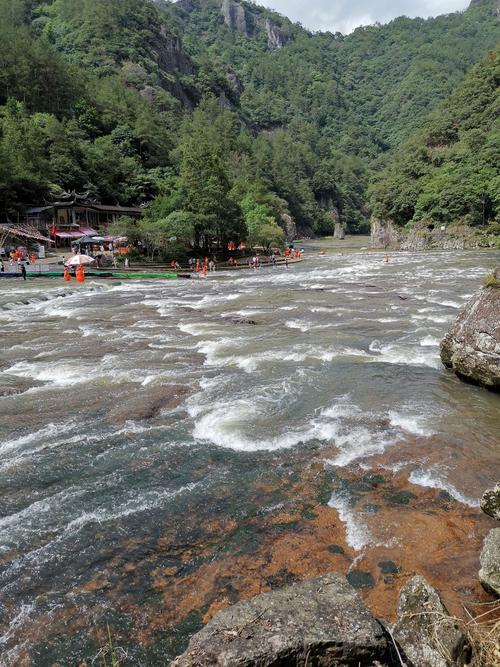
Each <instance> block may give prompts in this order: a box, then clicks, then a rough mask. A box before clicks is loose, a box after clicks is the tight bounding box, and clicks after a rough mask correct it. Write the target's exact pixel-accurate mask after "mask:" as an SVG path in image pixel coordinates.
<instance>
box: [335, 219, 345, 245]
mask: <svg viewBox="0 0 500 667" xmlns="http://www.w3.org/2000/svg"><path fill="white" fill-rule="evenodd" d="M333 238H334V239H339V240H341V241H343V240H344V239H345V227H344V225H343V224H342V223H341V222H337V223H336V224H335V231H334V233H333Z"/></svg>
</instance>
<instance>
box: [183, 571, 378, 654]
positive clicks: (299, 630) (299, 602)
mask: <svg viewBox="0 0 500 667" xmlns="http://www.w3.org/2000/svg"><path fill="white" fill-rule="evenodd" d="M387 650H388V647H387V642H386V639H385V637H384V633H383V630H382V628H381V626H380V625H379V624H378V623H377V622H376V621H374V620H373V618H372V615H371V614H370V612H369V610H368V608H367V607H366V605H365V604H364V602H363V601H362V600H361V598H360V597H359V596H358V595H357V593H356V592H355V590H354V589H353V588H352V587H351V586H350V585H349V584H348V583H347V580H346V579H345V577H343V576H341V575H338V574H327V575H325V576H322V577H318V578H316V579H311V580H310V581H306V582H304V583H301V584H295V585H293V586H287V587H285V588H282V589H280V590H276V591H273V592H271V593H264V594H262V595H258V596H257V597H255V598H253V599H251V600H248V601H244V602H240V603H238V604H236V605H234V606H233V607H229V608H228V609H225V610H224V611H221V612H220V613H219V614H217V615H216V616H215V617H214V618H213V619H212V620H211V621H210V622H209V623H208V625H207V626H205V628H203V630H201V631H200V632H199V633H198V634H196V635H195V636H194V637H193V638H192V639H191V642H190V644H189V647H188V649H187V651H186V652H185V653H184V654H183V655H182V656H180V657H179V658H177V659H176V660H175V661H174V662H173V663H171V666H172V667H195V666H199V665H203V667H210V666H211V665H217V666H218V667H233V666H234V667H236V665H237V666H238V667H269V666H271V665H272V666H273V667H278V666H284V665H290V666H297V667H299V666H300V667H303V666H305V665H317V666H321V667H334V666H335V667H340V666H341V665H352V666H353V667H354V666H356V667H358V666H368V665H374V664H379V663H382V664H387V662H386V655H387Z"/></svg>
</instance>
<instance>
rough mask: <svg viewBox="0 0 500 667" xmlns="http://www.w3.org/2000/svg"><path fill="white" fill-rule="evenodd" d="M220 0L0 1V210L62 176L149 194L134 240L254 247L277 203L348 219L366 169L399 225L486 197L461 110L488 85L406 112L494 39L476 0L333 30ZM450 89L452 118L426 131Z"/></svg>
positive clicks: (360, 203) (273, 221)
mask: <svg viewBox="0 0 500 667" xmlns="http://www.w3.org/2000/svg"><path fill="white" fill-rule="evenodd" d="M234 1H235V2H236V1H237V0H234ZM239 4H240V5H241V6H242V7H243V10H244V11H243V15H242V16H243V17H244V21H243V23H242V24H241V23H240V25H232V24H231V23H230V22H229V24H228V19H227V17H224V16H223V12H222V11H221V3H220V1H219V0H180V1H179V2H176V3H172V2H167V1H166V0H158V1H157V2H153V0H48V1H45V2H41V1H40V0H0V62H1V63H2V67H1V68H0V217H1V219H2V220H5V219H9V218H10V217H12V216H13V215H15V214H16V213H17V212H19V211H21V210H22V208H23V207H24V206H27V205H35V204H39V203H43V201H45V200H47V198H48V197H49V196H50V193H54V192H57V191H58V190H61V189H64V190H77V191H86V192H90V193H92V194H93V195H95V196H96V197H98V198H100V199H101V200H102V201H103V202H105V203H112V204H139V203H145V202H150V206H149V209H148V214H147V215H146V217H145V219H144V221H143V223H142V224H143V225H144V226H145V227H144V229H145V230H146V228H147V230H148V234H149V237H148V238H150V239H151V243H152V244H153V245H152V246H151V247H153V246H154V243H157V242H158V239H159V238H161V239H164V238H165V237H167V238H168V237H176V238H183V237H185V236H186V235H194V236H195V237H196V239H197V240H198V241H199V243H200V245H202V246H203V245H205V246H207V245H208V244H211V243H218V244H221V245H223V244H224V243H226V241H228V240H231V241H238V240H241V239H243V238H245V237H246V236H247V235H248V236H249V237H250V238H251V239H252V240H253V241H254V242H255V243H260V244H262V245H264V246H267V245H272V244H274V243H277V242H278V241H279V240H280V239H282V237H283V232H282V229H283V228H284V227H285V226H286V224H287V221H289V220H290V219H292V220H293V221H294V222H295V223H296V224H297V226H298V228H299V230H300V231H301V232H303V233H329V232H331V231H332V225H333V221H335V220H338V219H340V221H342V222H343V223H344V224H346V225H347V226H348V227H349V229H350V230H351V231H362V230H366V229H367V225H368V220H369V215H370V208H369V203H368V196H367V188H368V185H369V183H370V182H373V181H374V180H375V181H377V183H376V185H375V186H374V199H373V201H374V206H375V207H376V210H377V211H378V212H380V213H381V214H384V215H391V216H393V217H394V219H396V220H397V221H398V222H400V223H401V224H405V223H406V222H408V221H409V220H411V219H413V218H414V217H415V216H417V217H418V216H430V217H432V218H436V219H440V220H448V219H451V218H452V217H454V216H459V217H461V218H465V219H466V220H467V221H468V222H470V224H481V223H482V222H483V221H487V220H489V219H492V218H493V217H494V216H495V215H496V214H497V204H498V197H499V195H498V187H497V186H498V177H497V176H495V173H494V164H493V163H494V155H495V151H497V150H498V137H497V135H496V134H495V132H494V131H493V129H492V127H490V125H488V126H487V125H485V123H486V121H487V116H486V115H485V114H486V112H484V114H483V113H482V112H481V109H483V107H488V108H491V104H492V98H491V96H492V95H493V94H494V87H493V86H492V85H490V86H489V87H488V86H486V87H485V88H484V89H481V90H480V91H478V92H479V93H480V96H481V102H480V103H479V102H478V101H477V100H478V99H479V98H477V97H475V95H474V94H472V92H471V93H466V92H461V93H458V92H457V93H456V94H457V95H458V98H457V97H455V98H453V99H454V100H455V101H454V102H453V101H452V102H450V104H449V105H448V106H446V105H445V106H444V107H442V108H441V110H440V111H439V112H438V113H437V115H434V116H433V117H432V120H431V121H426V118H427V114H428V113H429V111H432V110H433V109H435V108H436V107H437V106H438V105H439V104H440V103H441V102H442V101H443V100H444V99H445V98H446V96H447V95H448V94H450V93H451V92H452V91H453V90H454V89H455V88H456V86H457V84H458V83H459V82H460V81H461V80H462V79H463V77H464V75H465V73H466V71H467V70H468V69H469V68H470V67H471V66H472V65H474V64H476V63H477V62H479V61H480V60H481V58H483V57H484V55H485V54H486V53H487V51H488V49H490V48H492V47H494V46H495V45H496V44H497V43H498V41H499V37H500V28H499V22H498V19H497V17H496V16H495V14H494V11H493V0H480V1H476V2H474V3H473V4H472V5H471V7H470V8H469V9H468V10H467V11H465V12H463V13H456V14H451V15H448V16H443V17H439V18H437V19H430V20H426V21H423V20H421V19H413V20H410V19H406V18H401V19H397V20H396V21H393V22H392V23H390V24H388V25H386V26H372V27H369V28H360V29H358V30H356V31H354V33H353V34H352V35H349V36H347V37H344V36H342V35H340V34H335V35H334V34H329V33H325V34H314V35H313V34H311V33H309V32H308V31H306V30H304V29H303V28H302V27H301V26H299V25H294V24H292V23H291V22H290V21H288V20H287V19H285V18H283V17H281V16H279V15H277V14H275V13H273V12H270V11H268V10H265V9H263V8H262V7H259V6H257V5H254V4H252V3H247V2H244V1H242V2H240V3H239ZM225 18H226V20H225ZM469 81H470V79H469ZM468 85H469V86H471V85H472V84H470V83H469V84H468ZM457 90H461V91H464V90H465V89H464V88H459V89H457ZM476 92H477V91H476ZM457 104H460V105H461V107H462V108H463V109H464V110H468V109H469V108H470V114H469V116H470V122H471V123H472V125H470V127H466V125H465V124H462V125H463V127H462V126H461V129H460V132H459V136H458V135H457V136H454V137H451V138H449V137H447V136H444V139H442V138H440V135H439V133H440V132H441V133H442V134H443V133H444V135H446V133H449V132H452V131H455V130H456V127H455V125H456V121H457V119H455V120H453V119H452V118H451V115H450V114H452V110H453V106H454V105H457ZM464 113H465V114H466V115H467V114H468V111H464ZM490 113H492V112H490ZM457 122H458V121H457ZM429 123H430V124H431V125H429ZM454 123H455V124H454ZM464 123H465V120H464ZM430 126H432V128H433V129H432V132H433V134H432V136H433V137H434V139H433V141H435V145H434V146H430V145H429V146H427V145H426V146H422V143H421V140H420V139H419V138H414V139H412V140H411V142H410V143H409V144H406V145H405V148H404V153H405V154H406V155H407V156H408V159H407V160H405V159H404V157H402V155H403V154H397V155H398V157H396V162H397V164H398V165H399V167H398V168H395V169H392V170H390V169H389V171H385V172H382V176H380V175H379V174H380V172H381V170H382V169H383V168H384V165H386V164H389V163H390V162H391V161H392V159H393V158H392V156H393V155H394V154H395V152H396V151H397V149H398V148H399V147H400V146H401V144H402V143H404V142H406V141H408V140H409V137H411V136H412V133H414V132H415V131H417V132H418V131H420V130H421V131H422V132H424V133H425V132H426V131H428V128H429V127H430ZM453 128H455V130H454V129H453ZM443 146H445V148H443ZM424 149H425V150H424ZM425 151H427V153H426V154H425V155H424V153H425ZM440 151H441V152H440ZM429 152H431V153H432V155H431V156H429ZM438 163H439V164H438ZM431 171H432V177H431V175H430V172H431ZM464 178H465V180H466V182H465V184H464ZM495 179H496V180H495ZM458 184H461V187H459V185H458ZM458 190H460V192H458Z"/></svg>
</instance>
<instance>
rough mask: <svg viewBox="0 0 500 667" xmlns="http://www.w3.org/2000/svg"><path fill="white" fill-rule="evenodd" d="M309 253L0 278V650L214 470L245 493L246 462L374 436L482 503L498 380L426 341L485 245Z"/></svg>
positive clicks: (455, 305)
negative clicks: (108, 274) (183, 266)
mask: <svg viewBox="0 0 500 667" xmlns="http://www.w3.org/2000/svg"><path fill="white" fill-rule="evenodd" d="M308 254H309V258H307V257H308ZM306 258H307V259H306V261H305V262H304V263H302V264H301V265H299V266H294V267H293V268H290V269H289V270H288V271H287V270H286V269H284V268H281V267H277V268H268V269H261V270H259V271H256V272H249V273H238V274H224V275H222V274H221V275H219V274H216V275H215V276H210V278H209V279H207V280H205V281H202V280H192V281H178V282H174V281H168V282H164V283H163V282H155V281H143V282H133V283H132V282H131V283H119V284H116V283H105V282H102V283H100V282H96V281H88V282H87V283H86V284H85V285H84V286H83V287H81V288H80V287H78V288H77V287H76V286H75V285H73V286H69V287H67V286H62V285H60V284H58V283H55V282H54V281H52V282H51V281H48V280H47V281H40V282H29V283H28V284H27V285H26V286H24V285H22V286H19V284H18V283H16V284H15V285H13V286H10V285H9V286H5V287H4V285H3V284H2V286H1V287H2V292H1V293H0V326H1V328H2V355H1V363H0V389H1V390H2V392H1V393H2V394H3V395H1V396H0V413H1V415H2V419H1V422H0V438H1V439H0V457H1V458H0V479H1V481H2V488H3V489H4V493H3V497H2V505H3V506H2V512H1V518H0V557H2V558H3V559H4V567H3V568H2V571H1V572H0V585H1V586H2V589H3V590H2V596H3V604H4V605H6V606H7V607H8V608H9V609H10V612H9V619H10V620H9V621H8V622H7V624H6V626H5V628H4V632H3V635H2V636H3V640H0V641H3V642H4V648H5V650H7V649H8V650H9V651H14V653H15V648H14V643H15V641H14V638H15V637H16V636H18V635H17V634H16V633H18V632H19V631H20V630H19V628H20V627H22V624H23V623H28V624H29V623H31V622H32V621H33V616H34V615H35V616H36V613H41V611H40V610H43V612H44V613H46V614H49V613H52V611H53V609H56V608H59V607H58V605H63V607H64V605H65V604H66V602H65V600H66V598H65V596H66V594H67V592H68V591H70V590H72V589H73V588H74V587H75V586H77V584H78V580H79V577H80V576H81V574H79V573H82V572H83V571H85V569H86V568H87V569H92V568H93V567H97V565H96V564H97V563H98V562H99V559H104V560H106V559H108V558H112V555H113V548H114V547H113V544H114V542H113V540H117V539H119V536H120V535H123V534H125V533H126V534H127V535H132V536H133V535H134V534H141V535H142V534H143V533H144V532H147V531H149V532H151V531H155V530H157V526H158V525H162V526H168V525H170V522H172V521H174V520H175V517H177V516H179V515H181V516H182V515H184V516H185V515H186V513H192V512H193V511H194V512H195V513H196V512H199V511H200V509H199V508H200V507H202V506H205V505H206V504H207V498H209V497H212V494H214V493H215V494H216V493H217V492H218V490H219V489H220V488H224V489H225V493H226V496H225V498H226V502H227V506H226V505H224V506H223V507H222V508H220V510H218V511H220V512H221V513H222V515H224V512H226V513H227V514H228V516H229V514H230V512H231V511H232V510H229V509H227V508H229V507H238V508H240V509H239V511H241V512H244V511H246V509H245V507H246V505H245V502H246V501H245V499H244V497H243V496H241V489H242V488H244V487H245V485H246V484H247V483H248V479H249V476H251V477H252V479H253V478H254V476H258V475H265V474H266V471H267V470H268V468H269V465H270V461H272V462H273V463H272V465H274V466H276V465H286V461H287V457H288V456H290V453H291V452H294V451H297V450H301V449H304V450H305V451H309V450H310V457H311V461H312V460H316V459H318V458H319V459H320V460H321V461H322V465H323V466H324V468H325V469H326V470H334V471H338V470H342V469H346V470H358V469H359V470H369V469H370V467H371V466H372V462H373V461H377V464H376V465H382V464H381V463H380V461H381V458H380V457H383V456H387V457H388V458H387V461H386V462H384V463H383V465H384V466H385V469H386V470H390V471H392V472H393V473H395V472H396V471H400V470H402V469H404V470H405V471H406V472H407V474H408V478H409V481H410V483H412V484H414V485H417V486H422V487H426V488H435V489H440V490H442V491H443V492H446V493H447V494H449V495H450V496H451V497H452V498H454V499H455V500H457V501H458V502H461V503H463V504H464V505H466V506H471V507H474V506H477V501H478V498H479V496H480V494H481V490H482V488H483V486H484V485H486V484H487V483H488V482H489V481H490V480H489V471H490V470H491V468H492V466H493V467H494V465H495V463H498V461H497V458H496V457H497V454H496V451H495V446H496V443H497V433H498V428H499V426H500V416H499V415H498V410H496V412H495V408H494V401H495V400H496V397H492V396H490V395H489V394H488V393H487V392H485V391H483V390H479V389H476V388H473V387H469V386H466V385H462V384H461V383H460V382H459V381H458V380H457V379H456V378H455V377H454V376H452V375H450V374H449V373H448V372H447V371H445V369H444V368H443V367H442V366H441V363H440V360H439V341H440V340H441V338H442V336H443V334H444V332H445V331H446V329H447V327H448V325H449V323H450V322H451V321H452V320H453V319H454V318H455V317H456V316H457V314H458V312H459V310H460V308H461V307H462V306H463V305H464V304H465V303H466V302H467V300H468V299H469V298H470V296H471V294H473V292H474V291H475V290H476V289H477V288H478V287H479V285H480V280H481V278H482V276H483V275H484V274H486V273H488V271H489V270H490V269H491V267H492V266H493V265H494V264H495V263H496V262H497V261H498V255H497V254H494V253H468V254H467V255H465V254H462V255H461V254H458V253H436V254H427V255H425V257H424V256H422V255H411V254H404V255H395V256H393V257H392V258H391V262H390V264H389V265H387V264H385V263H384V262H383V261H382V257H381V256H380V255H378V254H375V255H370V254H365V255H361V254H355V255H344V256H340V255H331V256H323V257H320V256H317V255H314V253H312V252H310V253H308V251H306ZM178 387H182V395H181V396H180V398H179V399H178V400H177V399H176V400H175V401H173V400H172V401H170V399H168V400H167V398H165V397H166V396H167V397H168V395H169V392H170V391H171V392H174V391H175V390H176V388H178ZM169 401H170V402H169ZM120 406H125V407H124V408H123V410H122V413H120V410H119V408H120ZM139 406H140V407H141V410H142V412H140V413H139V412H137V409H138V407H139ZM151 406H153V407H151ZM145 414H146V417H145V416H144V415H145ZM495 414H496V417H493V418H492V415H495ZM471 442H474V447H475V451H474V460H473V461H472V462H471V457H470V452H469V447H470V443H471ZM322 452H324V453H322ZM399 452H400V453H399ZM450 452H452V455H450ZM329 502H330V506H331V507H333V508H334V509H336V511H337V512H338V515H339V519H340V520H341V521H342V522H343V523H344V524H345V527H346V534H347V542H348V544H349V545H350V546H351V547H352V548H353V549H355V550H357V551H362V550H364V549H366V548H369V546H370V544H376V543H377V538H376V537H374V536H373V534H372V530H371V525H370V522H371V521H373V517H371V516H369V515H366V514H363V513H360V512H356V511H355V510H354V509H353V507H352V503H351V502H350V500H349V498H348V497H346V496H345V495H343V494H342V493H340V494H339V492H338V491H335V490H333V489H332V491H331V494H330V501H329ZM193 508H195V509H193ZM196 508H197V509H196ZM264 509H265V508H263V510H264ZM214 511H215V510H214ZM96 534H99V535H101V534H102V535H103V537H102V542H100V543H99V542H96V541H95V535H96ZM151 548H153V549H154V547H151ZM37 591H38V592H37ZM42 598H43V600H42ZM37 600H39V605H40V607H39V608H38V607H36V605H35V607H36V610H38V611H36V613H35V611H34V608H33V604H34V602H35V603H36V601H37ZM27 610H29V613H28V612H27ZM9 628H10V629H9ZM12 628H17V630H16V631H15V632H14V631H13V629H12ZM1 634H2V631H1V630H0V635H1ZM14 653H11V654H9V655H14ZM12 660H14V658H12ZM5 664H9V665H10V664H14V662H12V661H11V662H10V663H9V662H6V663H5Z"/></svg>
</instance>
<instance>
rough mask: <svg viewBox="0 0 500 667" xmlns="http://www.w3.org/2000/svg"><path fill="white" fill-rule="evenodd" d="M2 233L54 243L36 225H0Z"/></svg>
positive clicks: (0, 232)
mask: <svg viewBox="0 0 500 667" xmlns="http://www.w3.org/2000/svg"><path fill="white" fill-rule="evenodd" d="M2 233H4V234H10V235H12V236H20V237H22V238H27V239H33V240H34V241H40V242H42V243H54V241H53V240H52V239H49V238H47V237H46V236H43V235H42V234H40V232H39V231H38V230H37V229H36V227H31V226H30V225H0V234H2Z"/></svg>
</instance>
